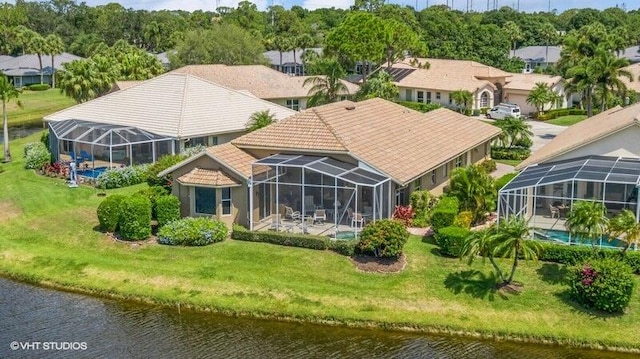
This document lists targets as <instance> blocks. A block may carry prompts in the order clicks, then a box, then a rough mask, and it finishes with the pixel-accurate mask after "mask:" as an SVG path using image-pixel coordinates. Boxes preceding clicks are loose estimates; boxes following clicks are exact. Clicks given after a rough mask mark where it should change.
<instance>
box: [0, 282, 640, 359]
mask: <svg viewBox="0 0 640 359" xmlns="http://www.w3.org/2000/svg"><path fill="white" fill-rule="evenodd" d="M12 346H16V347H17V348H18V349H17V350H12ZM61 357H63V358H225V359H229V358H452V359H458V358H514V359H515V358H518V359H523V358H550V359H553V358H566V359H578V358H584V359H590V358H594V359H595V358H604V359H608V358H618V359H626V358H634V357H635V356H631V355H624V354H620V353H609V352H599V351H588V350H575V349H568V348H563V347H558V346H542V345H528V344H521V343H505V342H494V341H488V340H476V339H469V338H460V337H452V336H437V335H422V334H410V333H398V332H387V331H382V330H360V329H349V328H342V327H330V326H320V325H310V324H298V323H284V322H274V321H267V320H255V319H246V318H231V317H224V316H220V315H213V314H209V313H193V312H185V311H182V313H181V314H179V313H178V312H177V310H169V309H166V308H159V307H154V306H146V305H140V304H135V303H128V302H119V301H115V300H109V299H101V298H94V297H89V296H84V295H78V294H73V293H66V292H59V291H54V290H50V289H44V288H39V287H34V286H30V285H26V284H21V283H16V282H13V281H10V280H6V279H2V278H0V358H61ZM635 358H637V357H635Z"/></svg>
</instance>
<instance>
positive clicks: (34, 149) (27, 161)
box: [24, 142, 51, 170]
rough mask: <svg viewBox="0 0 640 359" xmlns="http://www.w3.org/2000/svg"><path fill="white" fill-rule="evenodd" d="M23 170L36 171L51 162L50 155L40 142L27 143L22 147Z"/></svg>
mask: <svg viewBox="0 0 640 359" xmlns="http://www.w3.org/2000/svg"><path fill="white" fill-rule="evenodd" d="M24 155H25V156H24V168H26V169H35V170H38V169H40V168H42V166H44V165H46V164H47V163H50V162H51V153H49V150H48V149H47V146H45V145H44V144H43V143H42V142H32V143H27V144H26V145H25V147H24Z"/></svg>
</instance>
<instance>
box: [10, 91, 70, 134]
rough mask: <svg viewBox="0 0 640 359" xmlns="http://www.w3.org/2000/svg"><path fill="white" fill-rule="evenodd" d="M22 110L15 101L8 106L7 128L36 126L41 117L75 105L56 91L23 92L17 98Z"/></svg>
mask: <svg viewBox="0 0 640 359" xmlns="http://www.w3.org/2000/svg"><path fill="white" fill-rule="evenodd" d="M18 99H19V100H20V102H21V103H22V108H20V107H18V105H17V103H16V102H15V100H11V102H9V104H8V116H9V126H18V125H27V126H29V125H37V124H40V123H42V117H43V116H45V115H48V114H50V113H53V112H56V111H59V110H62V109H64V108H67V107H69V106H71V105H74V104H75V101H74V100H73V99H70V98H68V97H66V96H65V95H63V94H61V93H60V90H58V89H51V90H47V91H28V90H25V91H23V92H22V93H21V94H20V97H19V98H18Z"/></svg>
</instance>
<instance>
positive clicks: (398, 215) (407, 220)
mask: <svg viewBox="0 0 640 359" xmlns="http://www.w3.org/2000/svg"><path fill="white" fill-rule="evenodd" d="M414 216H415V213H414V212H413V209H412V208H411V206H400V205H397V206H396V209H395V210H394V211H393V216H392V218H393V219H396V220H398V221H400V222H402V224H404V226H405V227H409V226H410V225H411V221H412V220H413V217H414Z"/></svg>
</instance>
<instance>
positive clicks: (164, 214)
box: [156, 194, 180, 228]
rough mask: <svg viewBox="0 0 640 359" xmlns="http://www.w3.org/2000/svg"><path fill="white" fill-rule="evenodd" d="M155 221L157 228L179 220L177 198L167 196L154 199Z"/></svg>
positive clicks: (178, 201) (178, 202)
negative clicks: (156, 221)
mask: <svg viewBox="0 0 640 359" xmlns="http://www.w3.org/2000/svg"><path fill="white" fill-rule="evenodd" d="M156 219H157V220H158V228H162V227H163V226H164V225H166V224H168V223H170V222H173V221H175V220H178V219H180V200H179V199H178V197H176V196H174V195H171V194H167V195H164V196H160V197H158V198H157V199H156Z"/></svg>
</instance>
